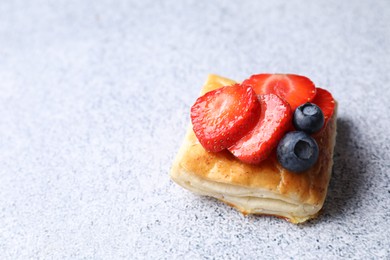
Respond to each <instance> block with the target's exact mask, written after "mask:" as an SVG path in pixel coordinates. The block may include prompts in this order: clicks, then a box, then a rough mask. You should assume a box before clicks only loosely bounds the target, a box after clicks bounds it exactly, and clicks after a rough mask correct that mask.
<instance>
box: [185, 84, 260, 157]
mask: <svg viewBox="0 0 390 260" xmlns="http://www.w3.org/2000/svg"><path fill="white" fill-rule="evenodd" d="M259 114H260V103H259V101H258V99H257V96H256V93H255V91H254V90H253V89H252V87H250V86H246V87H243V86H241V85H238V84H236V85H233V86H227V87H222V88H219V89H216V90H213V91H210V92H208V93H206V94H204V95H203V96H201V97H199V98H198V99H197V100H196V102H195V104H194V105H193V106H192V107H191V121H192V125H193V129H194V132H195V135H196V137H197V138H198V140H199V142H200V143H201V144H202V145H203V147H204V148H205V149H206V150H208V151H211V152H219V151H222V150H223V149H225V148H227V147H230V146H231V145H233V144H234V143H235V142H236V141H237V140H239V139H240V138H241V137H242V136H244V135H245V134H246V133H247V132H248V131H249V130H250V129H252V128H253V127H254V126H255V125H256V123H257V120H258V118H259Z"/></svg>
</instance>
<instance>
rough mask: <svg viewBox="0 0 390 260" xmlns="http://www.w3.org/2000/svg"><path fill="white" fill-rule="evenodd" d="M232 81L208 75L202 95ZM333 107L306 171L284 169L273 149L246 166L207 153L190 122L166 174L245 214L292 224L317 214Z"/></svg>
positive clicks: (331, 141)
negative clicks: (259, 159) (311, 163)
mask: <svg viewBox="0 0 390 260" xmlns="http://www.w3.org/2000/svg"><path fill="white" fill-rule="evenodd" d="M234 83H236V82H235V81H233V80H230V79H227V78H223V77H220V76H217V75H209V77H208V79H207V81H206V83H205V85H204V87H203V88H202V90H201V94H204V93H206V92H209V91H211V90H214V89H217V88H220V87H222V86H227V85H232V84H234ZM336 110H337V109H335V111H334V113H333V116H332V118H331V119H330V120H329V121H328V123H327V125H326V126H325V129H323V130H322V131H320V132H319V133H317V134H315V135H313V137H314V138H315V139H316V141H317V143H318V146H319V158H318V161H317V162H316V164H315V165H314V166H313V167H311V168H310V169H309V170H307V171H305V172H302V173H293V172H290V171H288V170H286V169H284V168H283V167H282V166H281V165H280V164H279V162H278V161H277V158H276V155H275V153H272V155H271V156H270V157H269V158H267V159H266V160H264V161H262V162H261V163H260V164H258V165H250V164H246V163H243V162H241V161H239V160H238V159H236V158H235V157H234V156H233V155H232V154H230V153H229V152H228V151H223V152H219V153H211V152H208V151H206V150H205V149H204V148H203V146H202V145H201V144H200V143H199V141H198V139H197V138H196V136H195V134H194V132H193V130H192V126H191V125H190V126H189V128H188V130H187V133H186V135H185V138H184V142H183V144H182V146H181V147H180V149H179V152H178V154H177V156H176V158H175V160H174V163H173V166H172V169H171V172H170V177H171V179H172V180H173V181H175V182H176V183H177V184H179V185H181V186H182V187H184V188H185V189H188V190H190V191H192V192H195V193H198V194H201V195H206V196H211V197H214V198H217V199H219V200H221V201H223V202H225V203H227V204H228V205H230V206H233V207H235V208H237V209H238V210H239V211H241V212H242V213H243V214H264V215H274V216H278V217H282V218H285V219H287V220H289V221H290V222H292V223H301V222H305V221H306V220H308V219H311V218H314V217H316V216H317V214H318V212H319V211H320V209H321V208H322V206H323V204H324V201H325V198H326V194H327V189H328V184H329V180H330V177H331V173H332V166H333V150H334V146H335V139H336V113H337V111H336Z"/></svg>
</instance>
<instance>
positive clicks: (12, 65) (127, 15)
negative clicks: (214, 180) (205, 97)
mask: <svg viewBox="0 0 390 260" xmlns="http://www.w3.org/2000/svg"><path fill="white" fill-rule="evenodd" d="M389 57H390V1H387V0H382V1H161V2H160V1H65V0H64V1H44V0H42V1H1V2H0V258H1V259H28V258H32V259H63V258H67V259H84V258H88V259H90V258H93V259H118V258H128V259H164V258H166V259H172V258H173V259H204V258H205V259H212V258H216V259H239V258H243V259H273V258H274V259H280V258H282V259H286V258H287V259H289V258H291V259H316V258H319V259H339V258H355V259H359V258H361V259H386V258H387V259H389V258H390V253H389V248H390V138H389V136H390V130H389V129H390V116H389V111H390V101H389V100H390V76H389V75H390V58H389ZM260 72H289V73H297V74H303V75H306V76H308V77H310V78H311V79H312V80H313V81H314V82H315V83H316V84H317V85H319V86H323V87H325V88H327V89H329V90H330V91H331V92H332V93H333V94H334V96H335V97H336V98H337V100H338V101H339V106H340V108H339V119H338V127H339V128H338V136H337V145H336V149H335V157H334V159H335V165H334V169H333V177H332V179H331V183H330V188H329V193H328V197H327V200H326V203H325V206H324V210H323V214H322V215H321V216H320V217H319V218H318V219H316V220H313V221H310V222H308V223H307V224H305V225H299V226H296V225H293V224H290V223H288V222H285V221H283V220H280V219H277V218H272V217H254V216H243V215H241V214H240V213H238V212H237V211H235V210H234V209H232V208H230V207H228V206H226V205H224V204H222V203H220V202H218V201H216V200H214V199H209V198H204V197H200V196H196V195H193V194H192V193H190V192H188V191H186V190H184V189H182V188H181V187H179V186H177V185H176V184H174V183H173V182H172V181H171V180H170V179H169V177H168V172H169V170H170V167H171V164H172V160H173V158H174V156H175V155H176V152H177V150H178V148H179V146H180V144H181V141H182V139H183V137H184V133H185V129H186V127H187V125H188V122H189V109H190V107H191V105H192V104H193V102H194V101H195V99H196V98H197V95H198V93H199V90H200V87H201V86H202V84H203V82H204V81H205V79H206V77H207V74H208V73H216V74H220V75H224V76H227V77H230V78H233V79H236V80H243V79H245V78H246V77H248V76H249V75H251V74H255V73H260Z"/></svg>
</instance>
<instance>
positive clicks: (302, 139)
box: [277, 131, 318, 172]
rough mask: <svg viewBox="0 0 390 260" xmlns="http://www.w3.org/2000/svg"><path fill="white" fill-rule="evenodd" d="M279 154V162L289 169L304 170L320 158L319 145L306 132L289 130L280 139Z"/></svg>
mask: <svg viewBox="0 0 390 260" xmlns="http://www.w3.org/2000/svg"><path fill="white" fill-rule="evenodd" d="M277 156H278V161H279V163H280V164H281V165H282V166H283V167H284V168H286V169H287V170H289V171H292V172H303V171H306V170H308V169H309V168H310V167H312V166H313V165H314V164H315V163H316V161H317V159H318V145H317V142H316V141H315V140H314V139H313V138H312V137H311V136H309V135H308V134H306V133H305V132H302V131H293V132H289V133H287V134H286V135H285V136H284V137H283V138H282V140H280V142H279V145H278V148H277Z"/></svg>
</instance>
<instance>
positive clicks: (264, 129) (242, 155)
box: [228, 94, 292, 164]
mask: <svg viewBox="0 0 390 260" xmlns="http://www.w3.org/2000/svg"><path fill="white" fill-rule="evenodd" d="M258 97H259V101H260V105H261V114H260V117H259V120H258V122H257V124H256V126H255V127H254V128H253V129H252V130H251V131H250V132H249V133H248V134H246V135H245V136H244V137H243V138H241V139H240V140H239V141H238V142H236V143H235V144H234V145H232V146H231V147H229V148H228V150H229V151H230V152H231V153H232V154H234V155H235V156H236V157H238V159H240V160H241V161H243V162H245V163H250V164H257V163H259V162H261V161H262V160H264V159H266V158H267V157H268V156H269V155H270V153H271V152H272V150H273V149H274V148H275V147H276V146H277V144H278V142H279V140H280V139H281V138H282V137H283V135H284V133H285V132H286V131H287V130H288V129H289V128H290V126H291V121H292V112H291V108H290V106H289V104H288V103H287V102H286V101H284V100H283V99H281V98H279V97H278V96H276V95H273V94H267V95H259V96H258Z"/></svg>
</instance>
